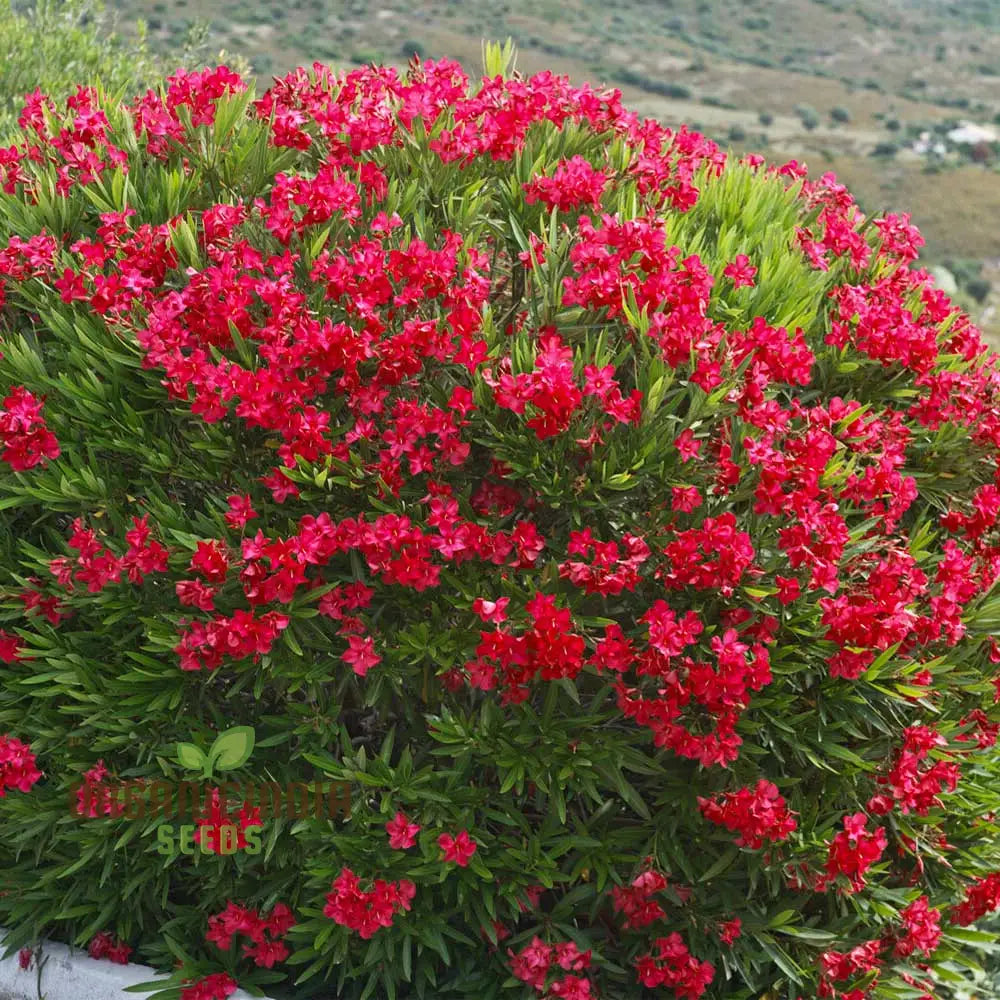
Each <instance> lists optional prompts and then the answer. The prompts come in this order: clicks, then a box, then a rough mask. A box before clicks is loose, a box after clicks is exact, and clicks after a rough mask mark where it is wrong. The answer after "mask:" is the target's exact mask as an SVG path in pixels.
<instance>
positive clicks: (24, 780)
mask: <svg viewBox="0 0 1000 1000" xmlns="http://www.w3.org/2000/svg"><path fill="white" fill-rule="evenodd" d="M41 776H42V772H41V771H39V770H38V768H37V767H35V755H34V754H33V753H32V752H31V747H30V746H28V744H27V743H22V742H21V741H20V740H18V739H15V738H14V737H13V736H0V799H2V798H3V797H4V796H5V795H6V794H7V789H8V788H16V789H17V790H18V791H19V792H27V791H30V790H31V786H32V785H34V784H35V782H37V781H38V780H39V778H41Z"/></svg>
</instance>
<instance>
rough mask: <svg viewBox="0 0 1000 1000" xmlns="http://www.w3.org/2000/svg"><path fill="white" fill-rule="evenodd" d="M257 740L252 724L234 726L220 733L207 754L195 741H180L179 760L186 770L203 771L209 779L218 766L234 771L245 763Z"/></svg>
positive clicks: (178, 748) (221, 769) (221, 768)
mask: <svg viewBox="0 0 1000 1000" xmlns="http://www.w3.org/2000/svg"><path fill="white" fill-rule="evenodd" d="M255 740H256V737H255V735H254V731H253V728H252V727H251V726H233V728H232V729H227V730H226V731H225V732H222V733H219V735H218V736H217V737H216V738H215V742H214V743H213V744H212V747H211V749H210V750H209V751H208V753H207V754H205V753H204V752H203V751H202V750H200V749H199V748H198V747H196V746H195V745H194V744H193V743H178V744H177V760H178V762H179V763H180V765H181V767H183V768H184V770H186V771H201V776H202V777H203V778H205V779H206V780H207V781H208V780H211V778H212V773H213V771H214V770H215V769H216V768H218V769H219V770H220V771H232V770H233V769H234V768H237V767H239V766H240V765H241V764H245V763H246V762H247V761H248V760H249V759H250V754H251V753H253V747H254V742H255Z"/></svg>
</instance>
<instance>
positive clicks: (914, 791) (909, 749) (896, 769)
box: [869, 726, 988, 816]
mask: <svg viewBox="0 0 1000 1000" xmlns="http://www.w3.org/2000/svg"><path fill="white" fill-rule="evenodd" d="M987 745H988V744H987ZM944 746H947V741H946V740H945V739H944V737H943V736H941V734H940V733H938V732H937V730H935V729H933V728H932V727H931V726H908V727H907V728H906V729H904V730H903V746H902V748H901V749H900V750H899V752H898V753H897V755H896V761H895V763H894V764H893V767H892V770H891V771H890V772H889V774H888V775H887V776H886V777H884V778H881V779H880V781H881V783H882V784H885V785H888V786H889V788H890V789H891V790H892V799H891V800H888V801H886V802H884V803H883V799H887V797H886V796H877V797H876V798H874V799H872V801H871V802H869V809H870V810H871V811H872V812H876V813H883V814H884V813H886V812H888V811H889V810H890V809H891V808H892V805H893V801H894V803H895V804H896V805H898V806H899V808H900V810H901V811H902V812H903V813H908V812H910V811H913V812H915V813H916V814H917V815H918V816H926V815H927V813H928V812H929V811H930V810H931V809H933V808H935V807H937V806H940V805H941V804H942V803H941V799H940V798H939V796H940V794H941V792H942V791H944V790H945V789H947V790H948V791H949V792H953V791H954V790H955V787H956V786H957V785H958V781H959V778H960V777H961V769H960V768H959V765H958V764H957V763H956V762H955V761H954V760H948V759H941V760H936V761H933V762H932V761H931V760H930V759H929V754H930V752H931V751H932V750H938V748H940V747H944ZM938 752H940V751H938Z"/></svg>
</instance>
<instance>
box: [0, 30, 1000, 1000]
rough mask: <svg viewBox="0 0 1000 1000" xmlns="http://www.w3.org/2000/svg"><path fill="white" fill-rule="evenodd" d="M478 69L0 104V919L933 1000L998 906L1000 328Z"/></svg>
mask: <svg viewBox="0 0 1000 1000" xmlns="http://www.w3.org/2000/svg"><path fill="white" fill-rule="evenodd" d="M506 55H507V56H509V53H507V54H506ZM487 63H488V77H487V78H486V79H484V80H483V81H482V82H479V83H473V84H470V82H469V81H468V80H467V78H466V77H465V75H464V74H463V72H462V71H461V69H460V68H459V67H458V66H457V65H455V64H452V63H448V62H439V63H432V62H428V63H425V64H423V65H415V66H414V67H413V68H412V69H411V71H410V73H409V75H408V76H406V77H404V78H402V79H401V78H399V77H398V76H397V74H396V72H395V71H394V70H389V69H379V68H366V69H362V70H358V71H356V72H352V73H350V74H348V75H347V76H345V77H338V78H334V77H332V75H331V74H329V73H328V72H327V71H326V70H324V69H323V68H322V67H314V68H313V69H312V70H311V71H298V72H296V73H293V74H291V75H290V76H288V77H287V78H285V79H283V80H280V81H277V82H276V83H275V85H274V86H273V88H272V89H271V90H269V91H268V92H267V93H265V94H263V95H261V96H260V97H259V98H256V99H255V96H254V95H253V94H252V93H251V92H250V91H248V90H247V89H245V86H244V83H243V82H242V81H241V80H240V79H239V78H238V77H237V76H236V75H235V74H233V73H232V72H230V71H228V70H226V69H225V68H219V69H217V70H214V71H210V72H209V71H205V72H200V73H193V74H184V73H182V74H178V75H176V76H174V77H173V78H171V79H170V81H169V82H168V84H167V86H166V88H165V90H164V91H163V93H162V95H161V94H157V93H148V94H146V95H144V96H142V97H140V98H138V99H137V100H135V101H134V102H132V103H130V104H123V105H110V104H109V105H108V106H106V107H103V108H102V107H100V106H98V105H97V103H96V96H95V95H94V94H93V93H92V92H89V91H86V90H83V91H81V92H79V93H77V94H76V95H75V96H74V97H73V98H72V99H71V101H70V102H68V104H67V105H66V106H65V107H59V108H57V107H55V106H53V105H52V104H51V103H49V102H46V101H44V100H43V99H41V98H35V99H33V100H32V101H31V102H30V103H29V106H28V107H27V108H26V109H25V111H24V114H23V116H22V121H23V124H24V129H25V131H24V134H23V135H22V136H21V140H20V145H19V147H18V148H17V149H15V150H14V151H13V152H12V153H4V154H3V159H2V160H0V187H2V189H3V191H4V194H3V196H2V198H0V220H2V226H3V227H4V230H5V233H6V236H5V238H4V240H3V249H2V250H0V274H2V289H3V295H4V301H5V305H4V307H3V312H2V314H0V315H2V318H0V324H2V345H0V347H2V355H3V357H2V359H0V385H2V387H3V396H2V410H0V436H2V444H3V450H2V453H0V463H2V465H0V467H2V476H0V510H2V512H3V516H2V519H0V568H2V571H3V574H4V579H3V587H4V589H3V597H2V602H0V607H2V625H3V630H2V631H0V660H2V668H0V678H2V685H0V735H2V737H3V738H2V740H0V791H6V794H5V795H4V797H3V798H2V800H0V866H2V869H3V871H4V882H3V886H2V889H0V925H3V926H4V927H7V928H10V933H9V935H8V938H7V945H8V948H10V949H16V948H19V947H22V946H31V945H32V944H33V943H34V942H35V941H37V940H38V939H39V938H40V937H42V936H43V935H54V936H58V937H62V938H64V939H66V940H72V941H75V942H77V943H79V944H85V945H89V947H90V950H91V952H92V953H93V954H95V955H98V956H102V957H104V958H106V959H112V960H121V961H124V960H125V959H126V958H127V957H129V955H130V954H131V955H132V956H133V957H135V958H138V959H140V960H142V961H145V962H148V963H151V964H153V965H155V966H157V967H159V968H162V969H170V968H171V967H174V966H178V965H179V968H178V969H177V971H176V973H175V974H174V980H173V983H174V985H173V986H171V987H169V988H168V989H167V990H165V992H164V993H163V995H164V996H165V997H166V996H169V997H174V998H176V997H178V996H183V997H184V998H185V1000H189V998H191V1000H205V998H208V997H223V996H227V995H229V993H230V992H231V991H232V989H233V988H234V984H235V982H236V981H239V982H240V983H241V984H242V985H244V986H247V987H251V988H265V987H266V988H267V990H268V991H269V992H277V991H279V990H280V988H281V984H282V983H287V982H290V981H292V980H296V979H297V980H300V981H303V982H306V983H308V985H307V986H306V987H305V989H307V990H312V989H313V988H314V987H315V988H317V989H318V988H319V986H318V984H320V983H322V982H326V983H328V984H329V985H328V986H327V987H325V991H326V992H327V993H328V992H330V991H335V992H336V995H338V996H343V997H348V998H355V1000H356V998H359V997H362V996H363V997H367V996H370V995H373V993H376V992H377V993H378V994H379V995H381V994H382V993H383V991H384V995H386V996H387V997H410V996H418V997H425V996H426V997H470V996H476V997H487V998H496V997H499V996H501V995H510V996H514V997H529V996H539V995H545V996H547V997H554V998H570V1000H586V998H588V997H592V996H598V995H599V996H601V997H610V998H631V997H636V996H639V995H640V994H642V995H645V994H643V990H645V989H653V988H656V987H661V986H662V987H665V988H666V991H667V995H676V996H678V997H685V998H697V997H699V996H702V995H705V996H708V997H717V998H727V1000H747V998H759V997H762V996H767V997H771V998H773V997H777V996H781V997H789V998H794V997H798V996H808V997H816V996H821V997H849V998H852V1000H856V998H858V997H863V996H871V997H885V998H889V997H892V998H908V997H914V998H916V997H919V996H927V995H929V994H931V993H937V991H938V989H939V986H940V989H941V991H942V993H943V991H946V990H947V988H948V986H947V984H948V983H950V982H953V981H954V980H956V979H957V978H961V976H960V972H961V969H962V968H964V967H967V966H968V965H969V963H974V961H975V956H974V952H972V951H970V948H972V947H974V946H975V945H976V944H978V943H979V942H981V941H983V940H988V939H989V935H987V934H984V933H981V932H978V931H975V930H971V929H969V925H971V924H973V923H974V922H975V921H976V920H977V919H978V918H979V917H981V916H983V915H984V914H986V913H987V912H989V911H991V910H993V909H996V908H997V905H998V904H1000V837H998V834H1000V830H998V820H997V816H998V814H1000V792H998V788H1000V783H998V779H1000V774H998V768H997V765H996V763H995V754H994V751H993V750H992V749H991V748H992V747H993V745H994V744H995V742H996V739H997V732H998V726H1000V714H998V711H997V708H996V707H995V701H996V691H997V686H996V685H997V666H996V664H997V662H998V661H1000V645H998V644H997V642H996V641H995V640H994V639H993V634H994V633H995V631H996V629H997V626H998V624H1000V599H998V598H997V596H995V595H994V594H993V593H992V592H991V591H992V589H993V587H994V584H995V582H996V580H997V577H998V575H1000V546H998V530H997V518H998V514H1000V491H998V489H997V458H998V454H1000V396H998V384H1000V376H998V374H997V371H996V359H995V358H994V357H993V356H991V355H987V354H986V353H985V352H984V350H983V345H982V343H981V341H980V339H979V336H978V334H977V332H976V330H975V329H974V328H973V327H972V326H971V324H970V323H969V321H968V319H967V318H966V317H965V316H963V315H962V314H961V313H960V312H959V311H958V310H956V309H955V308H954V307H953V306H952V305H951V303H950V302H949V301H948V300H947V298H946V297H944V296H943V295H942V294H941V293H940V292H938V291H936V290H935V289H934V288H933V287H932V285H931V284H930V281H929V278H928V276H927V275H926V274H925V273H924V272H922V271H919V270H916V269H914V267H913V261H914V258H915V256H916V253H917V248H918V247H919V246H920V243H921V240H920V238H919V236H918V234H917V233H916V231H915V230H914V229H913V227H912V226H910V225H909V222H908V219H907V218H906V217H905V216H903V217H897V216H893V215H889V216H886V217H884V218H872V219H865V218H863V217H862V216H861V215H860V214H859V213H858V211H857V209H856V207H855V206H854V204H853V202H852V200H851V198H850V196H849V194H848V193H847V191H845V189H844V188H843V187H842V186H840V185H838V184H837V183H836V181H835V180H834V179H833V177H832V176H831V175H825V176H823V177H821V178H819V179H813V180H809V179H807V178H806V176H805V171H804V169H803V168H802V167H801V166H800V165H799V164H797V163H794V162H792V163H788V164H785V165H784V166H781V167H776V168H768V167H766V166H765V165H764V164H763V162H762V161H761V160H760V159H759V158H757V157H750V158H747V159H745V160H742V161H739V162H735V161H732V162H726V161H725V158H724V157H723V156H722V154H721V153H720V151H719V150H718V149H717V148H716V147H715V146H714V145H713V144H712V143H710V142H708V141H707V140H705V139H703V138H702V137H700V136H698V135H696V134H692V133H691V132H689V131H687V130H685V129H683V128H681V129H678V130H676V131H675V130H671V129H667V128H664V127H663V126H661V125H659V124H657V123H656V122H654V121H641V120H639V119H637V118H636V117H635V116H633V115H630V114H629V113H627V112H626V110H625V109H624V108H623V107H622V106H621V103H620V98H619V95H618V94H617V93H616V92H612V91H608V92H601V93H596V92H594V91H592V90H590V89H589V88H586V87H583V88H575V87H572V86H571V85H570V84H569V83H568V82H567V81H566V80H564V79H562V78H558V77H555V76H552V75H550V74H540V75H538V76H535V77H532V78H531V79H527V80H526V79H520V78H513V77H511V76H509V75H505V74H504V72H503V71H504V69H505V66H507V65H509V62H508V60H507V58H506V57H505V56H504V54H502V53H500V52H499V51H498V50H496V49H490V50H489V52H488V60H487ZM35 150H37V152H35ZM223 772H224V773H223ZM199 780H200V781H201V784H198V781H199ZM181 782H184V783H186V784H188V785H193V786H194V793H192V794H195V797H196V798H197V802H196V804H195V805H194V806H193V807H192V816H191V817H190V818H189V820H188V823H189V824H190V827H189V828H188V829H187V833H186V834H185V833H184V831H183V830H182V829H178V827H177V823H178V820H176V819H173V818H171V817H170V816H169V815H165V814H164V813H165V810H164V809H163V808H162V807H163V806H165V805H167V804H168V802H169V801H170V800H169V795H170V794H171V789H172V788H176V790H177V791H178V792H179V790H180V788H182V787H183V785H179V784H178V783H181ZM324 782H325V783H330V782H344V783H347V786H348V787H349V788H350V789H351V793H352V800H351V803H350V815H349V817H345V816H341V815H334V816H333V817H332V818H327V817H325V816H321V817H311V816H309V815H295V814H294V810H292V813H293V815H289V814H288V812H287V811H285V812H282V811H281V810H279V809H277V808H275V807H274V806H275V800H274V799H273V798H270V797H267V796H264V795H263V794H257V793H258V792H260V790H261V788H263V787H265V785H262V784H261V783H268V784H267V785H266V787H269V788H270V787H272V786H274V787H277V788H278V789H279V791H280V789H282V788H284V789H286V790H288V789H294V788H295V787H296V786H300V787H301V786H306V792H308V791H309V789H310V787H315V786H316V783H320V785H319V787H320V788H321V790H322V789H324V788H325V786H324V785H323V784H322V783H324ZM338 787H339V786H338ZM252 789H256V792H254V791H251V790H252ZM180 822H183V820H181V821H180ZM185 844H186V846H187V848H189V849H190V850H191V851H192V852H193V853H186V851H185V850H182V845H185ZM255 848H256V849H255ZM25 961H26V962H28V963H30V962H31V961H32V956H31V954H30V952H26V953H25ZM192 981H194V982H192ZM182 983H185V984H186V985H182ZM942 993H938V995H942ZM299 995H301V994H299Z"/></svg>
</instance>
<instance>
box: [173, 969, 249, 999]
mask: <svg viewBox="0 0 1000 1000" xmlns="http://www.w3.org/2000/svg"><path fill="white" fill-rule="evenodd" d="M238 986H239V984H238V983H237V982H236V980H235V979H233V977H232V976H230V975H229V974H228V973H226V972H213V973H212V975H210V976H205V977H204V978H202V979H199V980H198V981H197V982H193V983H191V984H190V985H188V986H185V987H184V988H183V989H182V990H181V1000H226V997H231V996H232V995H233V994H234V993H235V992H236V990H237V988H238Z"/></svg>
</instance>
